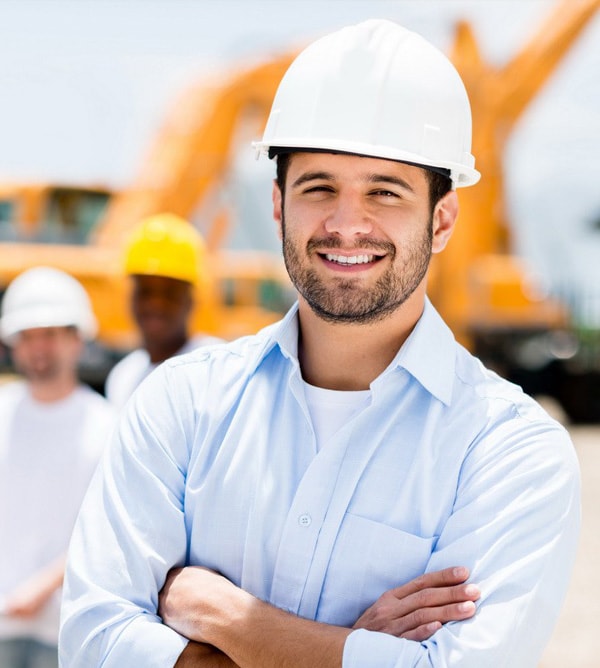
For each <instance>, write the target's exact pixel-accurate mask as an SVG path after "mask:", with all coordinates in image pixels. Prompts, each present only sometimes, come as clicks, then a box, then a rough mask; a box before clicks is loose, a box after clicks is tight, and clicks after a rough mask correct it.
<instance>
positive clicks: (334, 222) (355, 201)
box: [325, 193, 373, 237]
mask: <svg viewBox="0 0 600 668" xmlns="http://www.w3.org/2000/svg"><path fill="white" fill-rule="evenodd" d="M325 229H326V230H327V232H328V233H329V234H338V235H340V236H345V237H356V236H360V235H363V234H370V233H371V232H372V231H373V223H372V220H371V218H370V216H369V215H368V213H367V212H366V211H365V208H364V206H363V205H362V203H361V201H360V198H359V197H358V196H357V195H353V194H350V193H347V194H341V193H340V194H339V195H338V197H336V200H335V203H334V208H333V210H332V211H331V212H330V213H329V215H328V217H327V219H326V220H325Z"/></svg>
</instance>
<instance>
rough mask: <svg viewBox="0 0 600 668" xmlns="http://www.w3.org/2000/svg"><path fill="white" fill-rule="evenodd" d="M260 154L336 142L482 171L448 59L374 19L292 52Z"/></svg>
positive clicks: (463, 174)
mask: <svg viewBox="0 0 600 668" xmlns="http://www.w3.org/2000/svg"><path fill="white" fill-rule="evenodd" d="M255 147H256V148H257V150H258V151H259V152H261V153H268V154H269V155H274V154H277V153H278V152H279V151H280V150H285V149H286V148H287V149H288V150H289V149H296V150H319V149H320V150H327V149H329V150H331V151H336V152H345V153H354V154H357V155H365V156H372V157H381V158H387V159H391V160H399V161H403V162H409V163H413V164H417V165H421V166H423V167H426V168H427V167H431V168H435V169H436V170H439V169H444V170H445V169H447V170H449V171H450V175H451V178H452V180H453V182H454V185H455V186H462V185H471V184H473V183H476V182H477V180H478V179H479V173H478V172H477V171H476V170H475V169H474V158H473V156H472V155H471V153H470V150H471V110H470V106H469V100H468V97H467V93H466V91H465V87H464V85H463V82H462V80H461V79H460V76H459V75H458V72H457V71H456V69H455V68H454V66H453V65H452V63H450V61H449V60H448V58H446V56H445V55H444V54H442V53H441V51H439V50H438V49H437V48H435V47H434V46H432V45H431V44H430V43H429V42H427V41H426V40H425V39H424V38H423V37H421V36H420V35H418V34H416V33H414V32H411V31H409V30H407V29H406V28H403V27H402V26H400V25H398V24H396V23H393V22H392V21H388V20H384V19H371V20H369V21H365V22H363V23H360V24H358V25H355V26H348V27H346V28H342V29H341V30H339V31H337V32H334V33H332V34H330V35H326V36H325V37H322V38H320V39H318V40H317V41H315V42H313V43H312V44H310V45H309V46H308V47H307V48H306V49H304V51H302V52H301V53H300V55H299V56H298V57H297V58H296V59H295V60H294V62H293V63H292V64H291V66H290V67H289V69H288V71H287V72H286V74H285V75H284V77H283V79H282V81H281V83H280V85H279V89H278V91H277V93H276V95H275V99H274V101H273V106H272V109H271V114H270V116H269V120H268V122H267V125H266V128H265V132H264V136H263V139H262V141H260V142H256V143H255Z"/></svg>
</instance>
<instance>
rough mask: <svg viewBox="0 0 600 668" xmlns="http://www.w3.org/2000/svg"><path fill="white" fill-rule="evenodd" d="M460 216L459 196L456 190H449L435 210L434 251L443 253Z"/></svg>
mask: <svg viewBox="0 0 600 668" xmlns="http://www.w3.org/2000/svg"><path fill="white" fill-rule="evenodd" d="M457 217H458V196H457V194H456V191H455V190H451V191H450V192H447V193H446V194H445V195H444V196H443V197H442V198H441V199H440V200H439V202H438V203H437V204H436V205H435V209H434V210H433V245H432V251H433V252H434V253H441V252H442V251H443V250H444V248H446V244H447V243H448V240H449V239H450V237H451V236H452V232H453V231H454V225H455V223H456V219H457Z"/></svg>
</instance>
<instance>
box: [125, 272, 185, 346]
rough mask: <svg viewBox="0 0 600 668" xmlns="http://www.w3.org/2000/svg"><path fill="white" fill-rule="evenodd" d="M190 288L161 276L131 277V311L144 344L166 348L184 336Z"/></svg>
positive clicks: (181, 282) (173, 279)
mask: <svg viewBox="0 0 600 668" xmlns="http://www.w3.org/2000/svg"><path fill="white" fill-rule="evenodd" d="M191 309H192V286H191V285H190V284H189V283H186V282H185V281H179V280H177V279H175V278H167V277H165V276H134V277H133V294H132V310H133V316H134V318H135V321H136V322H137V324H138V327H139V328H140V330H141V332H142V336H143V338H144V341H145V342H146V343H151V344H154V345H161V344H164V345H169V343H170V342H171V341H173V340H177V339H179V338H181V337H184V336H186V331H187V320H188V318H189V315H190V312H191Z"/></svg>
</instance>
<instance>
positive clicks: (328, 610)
mask: <svg viewBox="0 0 600 668" xmlns="http://www.w3.org/2000/svg"><path fill="white" fill-rule="evenodd" d="M435 539H436V537H435V536H432V537H431V538H423V537H422V536H416V535H414V534H410V533H407V532H405V531H401V530H399V529H395V528H394V527H391V526H388V525H386V524H382V523H381V522H374V521H373V520H370V519H367V518H365V517H360V516H358V515H353V514H351V513H346V515H345V516H344V520H343V522H342V526H341V529H340V532H339V534H338V536H337V539H336V542H335V545H334V548H333V553H332V555H331V561H330V563H329V567H328V569H327V574H326V576H325V582H324V586H323V591H322V594H321V600H320V604H319V609H318V614H317V619H319V620H320V621H325V622H329V623H331V624H338V625H341V626H352V624H354V622H355V621H356V620H357V619H358V617H360V615H361V614H362V613H363V612H364V610H365V609H366V608H368V607H369V606H370V605H371V604H372V603H374V602H375V601H376V600H377V598H379V596H381V594H383V593H384V592H385V591H387V590H389V589H392V588H394V587H399V586H400V585H403V584H405V583H406V582H408V581H409V580H412V579H413V578H415V577H417V576H418V575H421V574H422V573H423V572H424V570H425V567H426V565H427V563H428V561H429V558H430V556H431V550H432V548H433V544H434V542H435Z"/></svg>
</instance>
